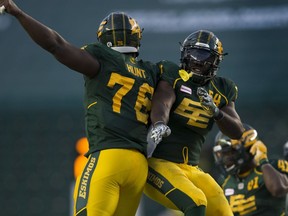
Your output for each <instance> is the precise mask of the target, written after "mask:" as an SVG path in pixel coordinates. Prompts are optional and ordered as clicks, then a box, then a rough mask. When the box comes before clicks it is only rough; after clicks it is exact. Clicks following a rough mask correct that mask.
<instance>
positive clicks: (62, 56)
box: [0, 0, 100, 77]
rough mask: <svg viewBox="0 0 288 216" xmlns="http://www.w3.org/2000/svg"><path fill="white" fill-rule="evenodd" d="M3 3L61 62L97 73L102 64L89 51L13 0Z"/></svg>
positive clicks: (39, 43)
mask: <svg viewBox="0 0 288 216" xmlns="http://www.w3.org/2000/svg"><path fill="white" fill-rule="evenodd" d="M1 5H4V6H5V8H6V10H5V11H6V12H7V13H9V14H11V15H12V16H14V17H15V18H16V19H17V20H18V21H19V22H20V24H21V25H22V27H23V28H24V29H25V31H26V32H27V33H28V34H29V35H30V37H31V38H32V40H33V41H34V42H35V43H37V44H38V45H39V46H41V47H42V48H43V49H45V50H46V51H48V52H50V53H51V54H52V55H54V57H55V58H56V59H57V60H58V61H59V62H61V63H62V64H64V65H66V66H67V67H69V68H71V69H73V70H75V71H78V72H79V73H82V74H85V75H86V76H89V77H93V76H95V75H96V74H97V72H98V71H99V68H100V64H99V62H98V60H97V59H95V58H94V57H92V56H91V55H90V54H89V53H88V52H87V51H85V50H82V49H80V48H77V47H75V46H73V45H72V44H70V43H69V42H67V41H66V40H65V39H64V38H62V37H61V36H60V35H59V34H58V33H57V32H55V31H54V30H52V29H50V28H49V27H47V26H45V25H43V24H42V23H40V22H39V21H37V20H35V19H34V18H32V17H31V16H29V15H28V14H26V13H25V12H23V11H22V10H21V9H20V8H18V6H17V5H16V4H15V3H14V2H13V1H12V0H4V1H3V2H2V3H0V6H1Z"/></svg>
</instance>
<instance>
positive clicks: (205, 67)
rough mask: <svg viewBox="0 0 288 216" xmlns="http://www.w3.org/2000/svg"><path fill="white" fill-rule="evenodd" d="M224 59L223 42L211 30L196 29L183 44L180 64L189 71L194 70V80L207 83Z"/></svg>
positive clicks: (203, 83)
mask: <svg viewBox="0 0 288 216" xmlns="http://www.w3.org/2000/svg"><path fill="white" fill-rule="evenodd" d="M222 59H223V47H222V43H221V42H220V40H219V39H218V38H217V37H216V36H215V35H214V34H213V33H212V32H210V31H206V30H200V31H196V32H194V33H192V34H190V35H189V36H188V37H187V38H186V39H185V40H184V42H183V44H182V45H181V59H180V62H181V64H180V66H181V68H182V69H184V70H186V71H187V72H190V73H191V72H192V73H193V74H192V78H191V79H192V81H193V82H195V83H198V84H200V85H205V84H206V83H207V82H208V81H209V80H211V79H213V77H214V76H216V73H217V70H218V68H219V63H220V62H221V61H222Z"/></svg>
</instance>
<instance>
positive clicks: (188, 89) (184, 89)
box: [180, 85, 192, 94]
mask: <svg viewBox="0 0 288 216" xmlns="http://www.w3.org/2000/svg"><path fill="white" fill-rule="evenodd" d="M180 91H182V92H185V93H187V94H192V89H191V88H189V87H187V86H183V85H181V88H180Z"/></svg>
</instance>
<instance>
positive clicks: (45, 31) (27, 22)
mask: <svg viewBox="0 0 288 216" xmlns="http://www.w3.org/2000/svg"><path fill="white" fill-rule="evenodd" d="M15 17H16V18H17V20H18V21H19V22H20V24H21V25H22V27H23V28H24V29H25V31H26V32H27V33H28V34H29V36H30V37H31V38H32V40H33V41H34V42H35V43H37V44H38V45H39V46H41V47H42V48H43V49H45V50H47V51H48V52H50V53H52V54H54V53H55V52H56V51H57V49H58V48H59V47H60V46H61V44H64V43H65V40H64V39H63V38H62V37H61V36H60V35H59V34H58V33H57V32H55V31H54V30H52V29H50V28H49V27H47V26H45V25H43V24H42V23H40V22H39V21H37V20H35V19H34V18H32V17H31V16H29V15H28V14H26V13H24V12H23V11H21V12H19V13H17V14H16V15H15Z"/></svg>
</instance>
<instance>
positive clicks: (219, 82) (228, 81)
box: [212, 76, 236, 86]
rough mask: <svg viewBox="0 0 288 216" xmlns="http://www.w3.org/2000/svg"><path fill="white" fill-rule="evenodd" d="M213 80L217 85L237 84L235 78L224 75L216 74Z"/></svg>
mask: <svg viewBox="0 0 288 216" xmlns="http://www.w3.org/2000/svg"><path fill="white" fill-rule="evenodd" d="M212 82H213V83H214V84H215V85H217V86H236V84H235V82H234V81H233V80H231V79H229V78H226V77H222V76H215V77H214V78H213V80H212Z"/></svg>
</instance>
